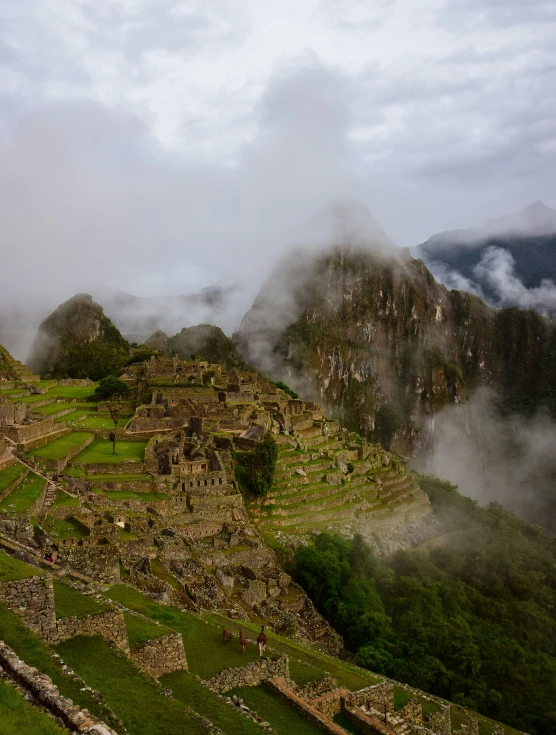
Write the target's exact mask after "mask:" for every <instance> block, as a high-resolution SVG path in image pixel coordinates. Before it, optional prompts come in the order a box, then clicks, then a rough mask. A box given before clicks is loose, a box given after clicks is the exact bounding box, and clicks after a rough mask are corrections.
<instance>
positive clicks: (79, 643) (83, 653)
mask: <svg viewBox="0 0 556 735" xmlns="http://www.w3.org/2000/svg"><path fill="white" fill-rule="evenodd" d="M58 651H59V653H60V655H61V656H62V658H63V659H64V660H65V661H66V662H67V663H68V664H69V665H70V666H71V667H72V668H73V669H74V671H76V672H77V673H78V674H79V675H80V676H82V677H83V678H84V679H85V681H86V682H87V683H88V685H89V686H91V687H94V688H95V689H98V691H100V692H101V693H102V694H103V695H104V697H105V699H106V701H107V703H108V705H109V706H110V707H111V708H112V709H113V710H114V712H115V713H116V714H117V715H118V717H120V718H121V720H122V721H123V723H124V725H125V728H126V730H127V731H128V732H129V733H130V735H175V733H177V732H179V733H180V735H199V733H202V732H203V730H202V728H201V727H200V725H199V724H198V722H196V720H195V719H194V718H193V716H192V715H190V714H188V713H185V712H184V711H183V707H182V706H181V705H179V704H178V703H176V702H173V701H172V700H171V699H168V698H167V697H161V696H160V693H159V687H157V686H155V685H153V684H152V683H151V682H150V680H149V678H148V677H147V676H146V675H145V674H142V673H141V672H140V671H139V670H138V669H137V668H136V667H135V666H134V665H133V664H132V663H131V661H130V660H129V659H128V658H127V657H126V656H124V655H122V654H119V653H118V652H117V651H115V650H114V649H113V648H110V646H109V645H108V644H107V643H106V641H105V640H104V639H102V638H98V637H81V636H79V637H77V638H72V639H70V640H68V641H65V642H64V643H61V644H60V645H59V646H58Z"/></svg>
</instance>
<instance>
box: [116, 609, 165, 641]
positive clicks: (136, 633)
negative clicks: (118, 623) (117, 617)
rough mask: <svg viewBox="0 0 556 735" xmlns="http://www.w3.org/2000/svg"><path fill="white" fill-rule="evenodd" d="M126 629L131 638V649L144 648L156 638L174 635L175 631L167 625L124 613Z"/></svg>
mask: <svg viewBox="0 0 556 735" xmlns="http://www.w3.org/2000/svg"><path fill="white" fill-rule="evenodd" d="M124 619H125V627H126V628H127V635H128V637H129V647H130V648H143V646H144V645H145V644H146V643H148V642H149V641H150V640H153V639H154V638H162V636H163V635H168V634H169V633H173V632H174V631H173V630H170V628H167V627H166V626H165V625H159V624H158V623H155V622H153V621H152V620H149V619H145V618H143V617H141V616H140V615H131V614H130V613H124Z"/></svg>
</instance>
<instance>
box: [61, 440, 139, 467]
mask: <svg viewBox="0 0 556 735" xmlns="http://www.w3.org/2000/svg"><path fill="white" fill-rule="evenodd" d="M146 446H147V442H124V441H118V442H116V454H112V442H111V441H108V440H106V439H95V441H94V442H92V444H89V446H88V447H85V449H84V450H83V451H82V452H80V453H79V454H78V455H77V457H74V459H73V460H72V461H73V462H74V463H75V464H104V463H106V464H118V463H120V462H142V461H143V459H144V457H145V447H146Z"/></svg>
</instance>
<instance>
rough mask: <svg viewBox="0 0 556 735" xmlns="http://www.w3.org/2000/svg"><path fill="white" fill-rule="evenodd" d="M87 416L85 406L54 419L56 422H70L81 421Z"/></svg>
mask: <svg viewBox="0 0 556 735" xmlns="http://www.w3.org/2000/svg"><path fill="white" fill-rule="evenodd" d="M86 416H87V412H86V411H85V410H84V409H83V408H78V409H77V410H76V411H72V412H71V413H65V414H64V415H63V416H58V418H56V419H54V423H55V424H61V423H62V422H64V421H65V422H67V423H68V424H69V423H71V422H72V421H73V422H75V421H80V420H81V419H84V418H85V417H86Z"/></svg>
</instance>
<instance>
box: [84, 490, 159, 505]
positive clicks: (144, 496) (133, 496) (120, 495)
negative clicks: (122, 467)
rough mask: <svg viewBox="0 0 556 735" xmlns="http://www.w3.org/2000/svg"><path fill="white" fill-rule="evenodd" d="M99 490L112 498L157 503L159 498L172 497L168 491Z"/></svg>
mask: <svg viewBox="0 0 556 735" xmlns="http://www.w3.org/2000/svg"><path fill="white" fill-rule="evenodd" d="M93 490H96V488H93ZM99 492H102V494H103V495H106V497H107V498H110V500H142V501H143V502H145V503H156V502H158V501H159V500H168V498H169V497H170V496H169V495H166V493H138V492H135V491H134V490H101V491H100V490H99Z"/></svg>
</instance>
